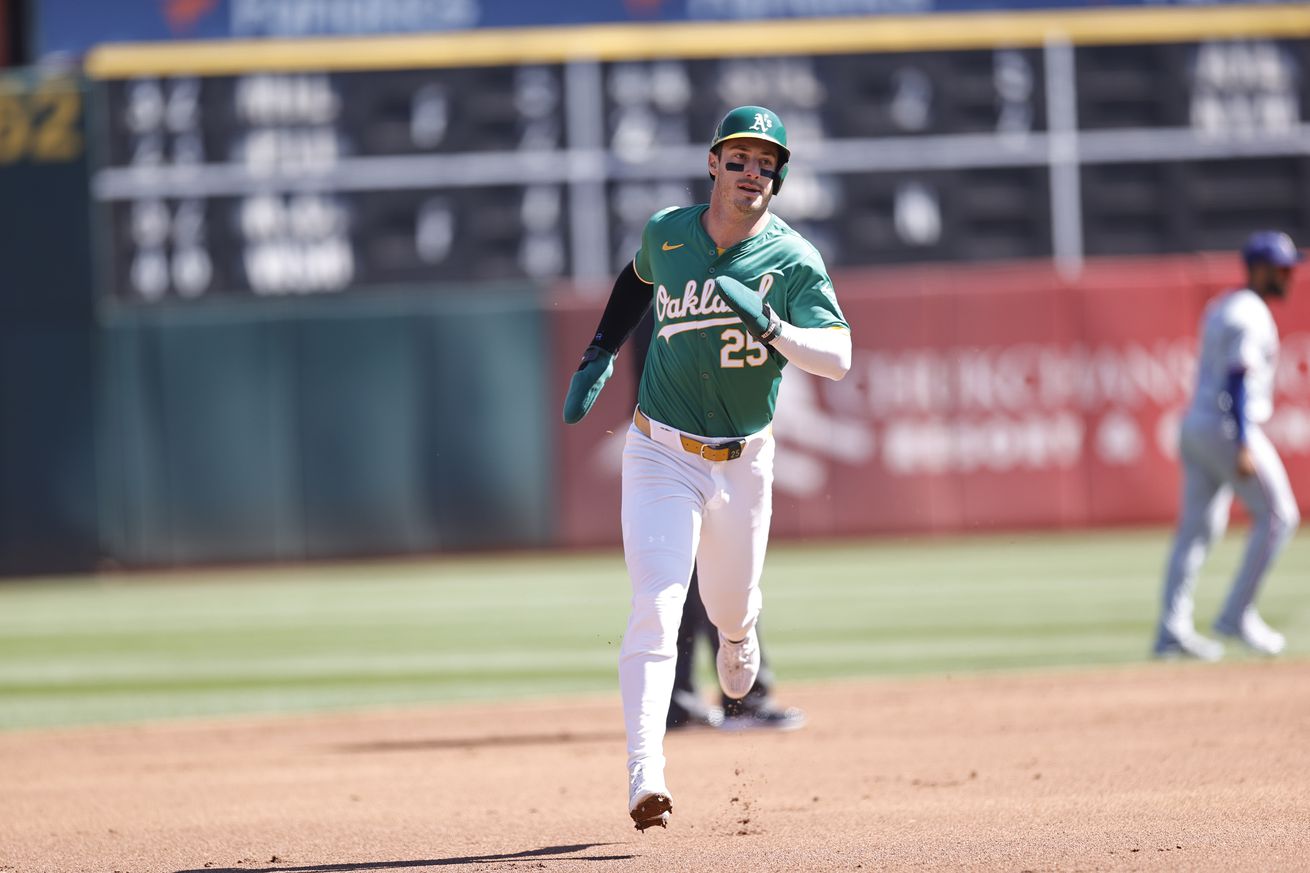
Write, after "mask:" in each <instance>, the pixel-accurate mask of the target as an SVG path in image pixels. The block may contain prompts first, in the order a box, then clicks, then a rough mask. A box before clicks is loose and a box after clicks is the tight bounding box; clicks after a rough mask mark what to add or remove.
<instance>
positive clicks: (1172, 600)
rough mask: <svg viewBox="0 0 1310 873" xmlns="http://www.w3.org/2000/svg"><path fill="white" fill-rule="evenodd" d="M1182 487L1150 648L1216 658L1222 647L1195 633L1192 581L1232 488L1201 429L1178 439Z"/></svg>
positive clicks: (1222, 523) (1224, 518)
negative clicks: (1156, 622)
mask: <svg viewBox="0 0 1310 873" xmlns="http://www.w3.org/2000/svg"><path fill="white" fill-rule="evenodd" d="M1179 442H1180V446H1179V448H1180V452H1179V453H1180V456H1181V457H1180V461H1181V463H1182V472H1183V486H1182V495H1181V501H1182V505H1181V506H1180V507H1179V515H1178V529H1177V531H1176V532H1175V534H1174V543H1173V549H1172V550H1171V552H1170V554H1169V563H1168V565H1167V567H1166V569H1165V579H1164V592H1163V598H1162V599H1163V602H1162V604H1161V611H1160V623H1159V625H1158V627H1157V628H1156V638H1155V648H1154V652H1155V654H1156V655H1158V656H1163V657H1168V656H1171V655H1182V656H1187V657H1195V658H1200V659H1202V660H1207V661H1213V660H1218V659H1219V658H1220V657H1222V655H1223V647H1222V646H1221V645H1219V644H1218V643H1216V642H1215V641H1213V640H1210V639H1207V638H1205V637H1203V636H1201V635H1199V634H1197V632H1196V624H1195V599H1194V594H1195V591H1196V580H1197V577H1198V575H1200V572H1201V566H1202V565H1203V564H1204V563H1205V559H1206V557H1207V556H1208V555H1209V553H1210V547H1211V545H1212V544H1213V543H1214V541H1215V539H1217V538H1218V537H1219V536H1222V534H1223V531H1224V528H1225V527H1226V526H1227V524H1228V511H1229V508H1230V507H1231V505H1232V491H1231V489H1230V488H1229V487H1228V486H1227V485H1226V484H1225V483H1224V481H1223V478H1222V477H1221V476H1220V475H1219V473H1218V472H1217V471H1218V470H1219V469H1221V468H1222V466H1221V465H1222V464H1223V463H1224V459H1222V458H1219V457H1212V455H1215V454H1216V452H1217V451H1220V450H1221V447H1220V446H1219V445H1218V444H1217V443H1216V442H1215V441H1214V440H1211V439H1209V438H1207V437H1206V436H1205V435H1203V434H1198V433H1196V432H1193V431H1189V430H1188V429H1186V428H1184V431H1183V433H1182V436H1181V438H1180V441H1179Z"/></svg>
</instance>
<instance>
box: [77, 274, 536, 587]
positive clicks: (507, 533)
mask: <svg viewBox="0 0 1310 873" xmlns="http://www.w3.org/2000/svg"><path fill="white" fill-rule="evenodd" d="M544 333H545V331H544V329H543V326H542V324H541V312H540V310H539V308H538V303H537V299H536V298H535V297H534V296H533V295H532V294H530V293H527V292H521V293H513V292H509V293H507V292H498V293H495V294H494V295H489V294H486V293H485V292H484V293H483V294H482V295H481V296H479V295H478V294H477V293H476V292H471V293H470V294H469V295H467V296H462V295H459V294H456V293H452V292H449V291H446V292H443V293H442V294H440V295H439V296H434V295H432V294H423V293H414V294H411V295H400V296H389V297H386V298H376V299H367V298H365V299H360V298H355V299H350V298H344V297H343V298H326V299H303V298H302V299H296V300H294V301H287V302H284V303H283V302H270V301H245V302H237V303H226V304H195V303H193V304H189V305H178V306H175V307H169V308H131V309H118V310H114V311H111V312H108V313H106V315H105V324H104V328H103V330H102V352H101V356H102V365H103V366H102V371H101V376H100V384H99V386H98V393H99V398H100V422H101V428H100V432H101V442H100V453H99V461H100V466H101V470H102V476H101V487H102V499H101V509H100V521H101V531H102V538H103V548H104V551H105V553H106V554H107V555H110V556H113V557H114V558H115V559H116V560H118V561H120V562H123V563H125V564H128V565H158V564H173V563H192V562H211V561H231V560H240V561H246V560H269V559H305V558H309V559H317V558H334V557H346V556H358V555H385V554H395V553H407V552H431V551H437V550H456V549H466V548H468V549H471V548H488V547H497V546H531V545H544V544H545V543H546V542H547V540H548V538H549V536H550V534H551V533H552V531H551V526H550V524H549V517H550V509H549V487H550V480H549V475H548V471H549V466H550V465H549V458H550V457H551V450H552V446H551V445H550V440H549V433H548V432H546V431H545V428H544V424H543V423H544V422H546V421H549V420H551V419H550V416H549V415H548V414H547V412H546V410H545V409H544V407H543V403H544V401H545V398H544V396H543V393H544V380H545V378H546V368H545V367H544V364H543V362H544V361H545V352H546V350H545V347H544V344H545V338H544Z"/></svg>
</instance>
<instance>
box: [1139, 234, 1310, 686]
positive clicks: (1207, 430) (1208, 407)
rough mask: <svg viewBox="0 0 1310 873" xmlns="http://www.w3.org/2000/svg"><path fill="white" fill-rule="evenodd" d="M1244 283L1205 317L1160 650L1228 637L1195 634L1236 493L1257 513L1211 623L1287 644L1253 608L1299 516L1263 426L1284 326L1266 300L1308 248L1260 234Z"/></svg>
mask: <svg viewBox="0 0 1310 873" xmlns="http://www.w3.org/2000/svg"><path fill="white" fill-rule="evenodd" d="M1242 256H1243V260H1244V261H1245V263H1246V269H1247V286H1246V287H1245V288H1241V289H1239V290H1236V291H1229V292H1227V293H1226V294H1224V295H1222V296H1221V297H1218V298H1216V299H1215V300H1213V301H1211V302H1210V304H1209V305H1208V306H1207V307H1206V309H1205V314H1204V315H1203V316H1202V319H1201V348H1200V353H1199V358H1198V362H1197V379H1196V396H1195V397H1194V398H1193V400H1192V405H1191V407H1190V408H1189V409H1188V411H1187V414H1186V416H1185V417H1184V418H1183V422H1182V428H1181V432H1180V434H1179V456H1180V458H1181V460H1182V468H1183V492H1182V511H1181V514H1180V517H1179V520H1178V531H1177V534H1176V536H1175V539H1174V545H1173V551H1172V553H1171V554H1170V556H1169V565H1168V568H1167V570H1166V574H1165V580H1164V603H1163V609H1162V611H1161V614H1160V623H1159V626H1158V628H1157V630H1156V638H1155V648H1154V652H1155V654H1156V655H1157V656H1159V657H1171V656H1184V657H1192V658H1199V659H1201V660H1204V661H1217V660H1219V658H1221V657H1223V651H1224V649H1223V644H1222V643H1220V642H1219V641H1217V640H1213V639H1210V638H1208V637H1205V636H1202V635H1201V634H1199V633H1197V631H1196V626H1195V621H1194V618H1193V592H1194V591H1195V588H1196V577H1197V574H1198V573H1199V572H1200V570H1201V565H1202V564H1203V563H1204V562H1205V558H1206V555H1207V554H1208V553H1209V551H1210V546H1211V544H1212V543H1213V542H1214V540H1215V538H1216V537H1219V536H1221V535H1222V534H1223V531H1224V529H1225V527H1226V526H1227V524H1228V510H1229V507H1230V506H1231V504H1232V499H1233V495H1234V494H1236V495H1237V497H1238V499H1239V500H1241V501H1242V504H1243V505H1244V506H1245V507H1246V509H1247V512H1248V513H1250V515H1251V521H1252V524H1251V532H1250V536H1249V538H1248V541H1247V545H1246V553H1245V555H1244V556H1243V558H1242V565H1241V567H1240V568H1239V569H1238V571H1237V576H1236V577H1235V578H1234V579H1233V582H1232V587H1231V588H1230V590H1229V592H1228V599H1227V602H1226V603H1225V604H1224V607H1223V610H1222V611H1221V612H1220V613H1219V616H1218V617H1217V618H1216V619H1215V622H1214V630H1215V632H1216V633H1218V634H1220V635H1221V636H1225V637H1230V638H1232V639H1236V640H1239V641H1240V642H1242V643H1243V644H1245V645H1246V646H1247V647H1248V648H1250V649H1251V650H1253V651H1255V652H1259V653H1260V654H1264V655H1277V654H1278V653H1279V652H1281V651H1283V647H1284V645H1285V640H1284V639H1283V635H1282V634H1280V633H1278V632H1277V631H1275V630H1274V629H1273V628H1271V627H1269V625H1267V624H1265V622H1264V619H1262V618H1261V617H1260V613H1259V612H1258V611H1257V610H1256V606H1255V600H1256V595H1257V594H1258V593H1259V590H1260V583H1261V581H1262V580H1263V579H1264V577H1265V574H1266V573H1267V572H1268V570H1269V567H1270V566H1271V565H1272V563H1273V561H1274V558H1275V557H1276V556H1277V555H1278V552H1279V550H1280V549H1282V547H1283V545H1284V544H1285V543H1286V542H1287V540H1288V538H1289V537H1290V536H1291V535H1292V534H1293V533H1294V532H1295V531H1296V526H1297V524H1298V522H1299V521H1300V515H1299V513H1298V512H1297V506H1296V499H1295V498H1294V497H1293V496H1292V488H1291V485H1289V484H1288V481H1287V472H1286V471H1285V470H1284V469H1283V463H1282V461H1281V460H1280V459H1279V457H1278V452H1276V451H1275V450H1274V447H1273V445H1272V444H1271V443H1270V442H1269V438H1268V437H1267V436H1265V434H1264V431H1263V430H1262V429H1261V425H1262V424H1263V423H1265V422H1267V421H1268V420H1269V417H1270V415H1271V414H1272V413H1273V400H1274V371H1275V368H1276V366H1277V362H1278V328H1277V326H1276V325H1275V324H1274V319H1273V316H1272V315H1270V313H1269V306H1268V305H1267V304H1268V301H1269V300H1271V299H1281V298H1282V297H1284V296H1285V295H1286V294H1287V290H1288V287H1289V285H1290V282H1291V277H1292V270H1293V268H1294V267H1295V266H1296V264H1297V263H1299V262H1300V261H1301V259H1302V255H1301V253H1300V252H1298V251H1297V249H1296V246H1295V245H1293V243H1292V240H1291V238H1289V237H1288V236H1287V234H1285V233H1278V232H1276V231H1260V232H1258V233H1255V234H1253V235H1252V236H1251V238H1250V239H1249V240H1247V243H1246V245H1245V246H1244V247H1243V249H1242Z"/></svg>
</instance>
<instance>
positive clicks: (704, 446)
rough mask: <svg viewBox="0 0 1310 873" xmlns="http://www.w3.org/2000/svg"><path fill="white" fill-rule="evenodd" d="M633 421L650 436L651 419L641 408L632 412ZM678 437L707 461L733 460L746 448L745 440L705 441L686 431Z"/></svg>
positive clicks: (686, 447) (688, 449) (694, 452)
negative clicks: (690, 435)
mask: <svg viewBox="0 0 1310 873" xmlns="http://www.w3.org/2000/svg"><path fill="white" fill-rule="evenodd" d="M632 423H633V424H635V425H636V426H637V430H639V431H641V432H642V433H644V434H645V435H646V436H650V435H651V433H650V419H649V418H647V417H646V413H644V412H642V411H641V409H640V408H638V409H637V411H636V412H634V413H633V414H632ZM678 439H679V440H680V441H681V442H682V447H683V448H684V449H686V450H687V451H689V452H691V453H692V454H693V455H699V456H700V457H702V458H704V459H705V460H707V461H731V460H733V459H734V458H740V457H741V453H742V450H743V449H745V448H746V441H745V440H727V441H726V442H721V443H703V442H701V441H700V440H698V439H696V438H694V437H689V436H687V435H686V434H685V433H679V434H678Z"/></svg>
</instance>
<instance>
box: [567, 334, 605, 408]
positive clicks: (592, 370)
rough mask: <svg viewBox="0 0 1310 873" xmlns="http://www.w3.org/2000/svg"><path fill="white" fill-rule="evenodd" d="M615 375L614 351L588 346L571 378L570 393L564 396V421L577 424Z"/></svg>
mask: <svg viewBox="0 0 1310 873" xmlns="http://www.w3.org/2000/svg"><path fill="white" fill-rule="evenodd" d="M612 375H614V353H613V352H607V351H605V350H604V349H602V348H601V347H600V346H587V350H586V351H585V352H583V353H582V363H581V364H578V371H577V372H576V373H574V374H573V378H572V379H570V380H569V393H568V394H567V395H566V396H565V397H564V423H565V424H577V423H578V422H580V421H582V417H583V416H584V415H586V414H587V413H588V412H590V411H591V405H592V404H593V403H595V402H596V398H597V397H599V396H600V389H601V388H604V387H605V382H606V381H607V380H608V379H609V377H610V376H612Z"/></svg>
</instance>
